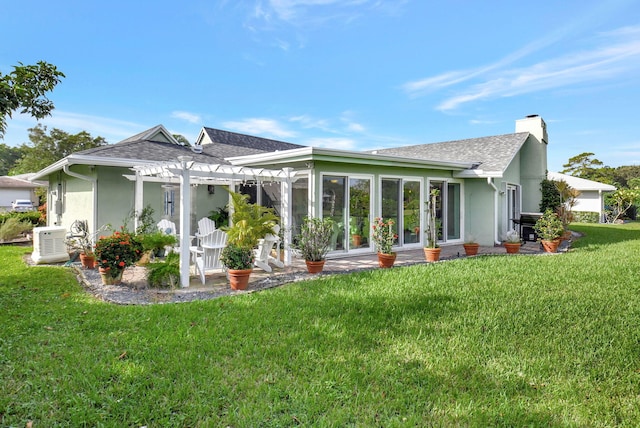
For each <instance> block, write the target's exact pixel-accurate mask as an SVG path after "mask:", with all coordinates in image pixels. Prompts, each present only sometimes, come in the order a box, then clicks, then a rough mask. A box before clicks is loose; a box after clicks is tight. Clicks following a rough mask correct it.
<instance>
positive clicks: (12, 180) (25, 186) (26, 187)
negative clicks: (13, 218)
mask: <svg viewBox="0 0 640 428" xmlns="http://www.w3.org/2000/svg"><path fill="white" fill-rule="evenodd" d="M31 177H33V174H21V175H13V176H9V175H3V176H0V211H10V210H11V203H12V202H13V201H16V200H18V199H22V200H29V201H31V202H32V203H33V205H34V206H36V207H37V206H38V205H39V204H38V196H37V195H36V189H37V188H39V187H43V186H46V183H42V182H33V181H30V180H29V179H30V178H31Z"/></svg>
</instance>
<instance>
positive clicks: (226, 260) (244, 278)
mask: <svg viewBox="0 0 640 428" xmlns="http://www.w3.org/2000/svg"><path fill="white" fill-rule="evenodd" d="M220 262H221V263H222V264H223V265H225V266H226V267H227V272H228V276H229V285H230V286H231V288H232V289H233V290H246V288H247V285H248V284H249V277H250V276H251V272H252V271H253V262H254V254H253V248H249V247H241V246H238V245H236V244H229V245H227V246H226V247H224V248H223V249H222V252H221V253H220Z"/></svg>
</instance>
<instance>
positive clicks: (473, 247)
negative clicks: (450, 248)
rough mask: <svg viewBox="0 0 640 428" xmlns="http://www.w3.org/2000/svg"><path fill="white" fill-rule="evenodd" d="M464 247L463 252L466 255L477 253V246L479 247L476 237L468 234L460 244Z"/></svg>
mask: <svg viewBox="0 0 640 428" xmlns="http://www.w3.org/2000/svg"><path fill="white" fill-rule="evenodd" d="M462 246H463V247H464V252H465V254H466V255H467V256H475V255H477V254H478V248H480V244H478V242H476V237H475V236H474V235H473V234H471V233H470V234H468V235H467V239H466V240H465V241H464V243H463V244H462Z"/></svg>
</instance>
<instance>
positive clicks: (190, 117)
mask: <svg viewBox="0 0 640 428" xmlns="http://www.w3.org/2000/svg"><path fill="white" fill-rule="evenodd" d="M171 117H173V118H176V119H182V120H186V121H187V122H189V123H195V124H200V123H202V117H201V116H200V115H198V114H195V113H189V112H188V111H174V112H171Z"/></svg>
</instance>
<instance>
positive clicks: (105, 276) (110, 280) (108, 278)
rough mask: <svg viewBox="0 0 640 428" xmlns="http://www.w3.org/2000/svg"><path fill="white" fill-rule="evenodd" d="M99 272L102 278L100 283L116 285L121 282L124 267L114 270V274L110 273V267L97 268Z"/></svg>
mask: <svg viewBox="0 0 640 428" xmlns="http://www.w3.org/2000/svg"><path fill="white" fill-rule="evenodd" d="M98 271H99V272H100V278H102V284H104V285H118V284H120V283H121V282H122V272H124V269H119V270H117V271H116V275H112V272H111V268H98Z"/></svg>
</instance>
